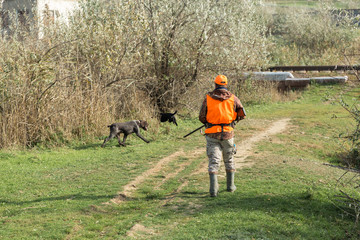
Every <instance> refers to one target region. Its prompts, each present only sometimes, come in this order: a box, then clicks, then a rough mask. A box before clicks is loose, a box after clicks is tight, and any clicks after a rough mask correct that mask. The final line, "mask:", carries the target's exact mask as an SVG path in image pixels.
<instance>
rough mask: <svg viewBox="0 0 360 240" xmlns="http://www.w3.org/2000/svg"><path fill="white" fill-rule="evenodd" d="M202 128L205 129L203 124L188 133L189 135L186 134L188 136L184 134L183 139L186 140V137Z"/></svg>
mask: <svg viewBox="0 0 360 240" xmlns="http://www.w3.org/2000/svg"><path fill="white" fill-rule="evenodd" d="M203 127H205V124H204V125H202V126H201V127H198V128H197V129H195V130H194V131H192V132H190V133H188V134H186V135H185V136H184V138H186V137H187V136H189V135H191V134H193V133H194V132H196V131H199V130H200V129H202V128H203Z"/></svg>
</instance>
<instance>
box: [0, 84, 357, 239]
mask: <svg viewBox="0 0 360 240" xmlns="http://www.w3.org/2000/svg"><path fill="white" fill-rule="evenodd" d="M342 88H343V86H335V85H330V86H311V87H310V89H308V90H307V91H305V92H304V93H303V95H302V97H301V98H300V99H297V100H295V101H292V102H285V103H273V104H267V105H261V106H247V113H248V118H247V119H246V120H244V121H242V122H240V124H238V126H237V128H236V141H237V142H239V143H240V142H241V141H242V140H246V138H248V137H250V136H252V135H253V134H256V133H257V132H258V131H261V130H264V129H266V128H267V127H268V126H269V125H270V124H271V123H272V122H273V121H276V120H278V119H282V118H291V121H290V122H291V124H290V126H289V127H288V128H287V129H286V131H285V132H283V133H281V134H277V135H276V136H271V139H266V140H264V141H261V142H259V143H257V145H256V146H255V147H254V149H253V151H254V153H253V154H252V155H251V156H249V157H248V158H247V160H248V161H252V162H254V163H255V164H254V165H253V166H252V167H245V168H242V169H238V171H237V172H236V176H235V177H236V179H235V181H236V185H237V187H238V190H237V191H236V192H234V193H228V192H226V191H224V186H225V185H226V183H225V178H224V172H223V171H224V170H223V169H222V170H221V174H220V177H219V181H220V188H221V191H220V194H219V197H217V198H210V197H208V175H207V173H206V169H205V171H204V172H202V173H196V171H197V170H198V169H199V167H200V166H203V164H204V163H206V161H207V158H206V153H205V152H202V153H201V152H200V153H198V154H195V153H194V151H195V149H199V148H200V149H205V140H204V138H203V137H202V136H201V135H200V134H199V133H195V134H193V135H191V136H189V137H187V138H185V139H184V138H182V136H183V135H185V134H186V133H188V132H190V131H191V130H192V129H195V128H196V127H198V126H200V125H201V124H200V123H199V122H198V121H197V119H179V127H176V126H175V125H169V124H163V125H161V126H160V129H158V131H149V132H148V133H146V135H145V136H146V137H147V138H150V139H152V142H151V143H150V144H146V143H144V142H143V141H141V140H140V139H138V138H136V137H135V136H130V137H129V138H128V143H129V146H127V147H126V148H124V147H121V148H120V147H117V142H116V140H114V141H111V142H110V143H109V144H108V145H107V146H106V147H105V148H100V145H101V143H102V139H98V140H96V141H94V142H93V143H92V144H86V145H75V146H71V147H68V148H56V149H33V150H29V151H15V150H13V151H10V150H8V151H5V150H3V151H1V152H0V181H1V183H2V184H1V188H0V239H131V238H132V237H134V238H137V239H345V238H349V239H357V238H358V237H359V236H358V230H357V229H358V227H355V228H354V218H353V217H352V216H349V215H346V214H344V212H343V211H341V210H340V209H339V208H338V207H337V205H336V201H335V199H334V195H335V194H336V193H338V192H337V188H336V186H337V185H336V183H337V179H338V178H339V177H340V176H341V175H342V174H343V173H344V172H343V170H340V169H337V168H332V167H329V166H326V165H323V163H328V162H331V163H335V162H337V159H338V157H337V154H338V153H339V152H341V151H342V150H341V148H340V145H339V141H338V139H337V138H336V136H337V135H338V134H339V133H341V132H343V131H345V130H346V129H347V128H348V126H350V125H351V124H352V119H351V118H348V116H347V113H346V112H345V110H344V109H343V108H342V107H341V106H339V105H338V104H333V103H332V101H331V98H333V97H334V96H336V94H338V93H339V92H340V91H341V90H342ZM358 93H359V92H358V88H357V89H355V91H354V92H352V93H350V94H348V95H346V99H347V100H348V101H351V99H352V98H353V97H356V96H358ZM240 98H241V96H240ZM334 115H336V116H337V118H333V116H334ZM153 132H158V134H157V135H152V134H153ZM162 133H167V134H162ZM237 147H238V149H239V148H241V144H238V145H237ZM176 151H183V152H184V154H183V155H180V156H178V157H176V158H174V159H172V160H171V161H169V162H168V163H167V164H166V165H164V166H162V168H161V170H159V172H157V173H156V174H154V175H151V176H148V177H147V178H145V179H144V181H142V182H141V183H140V184H139V185H138V186H136V188H137V190H136V191H134V192H133V194H132V195H131V196H130V197H129V198H127V199H126V200H125V201H123V202H121V203H120V204H104V203H106V202H109V200H110V199H112V198H114V197H115V196H116V195H117V193H118V192H121V191H122V190H123V187H124V186H125V185H127V184H128V183H129V182H131V181H132V180H134V179H135V178H136V177H137V176H140V175H141V174H142V173H143V172H145V171H146V170H148V169H151V168H152V167H153V166H154V165H155V164H156V163H157V162H158V161H159V160H160V159H162V158H164V157H166V156H168V155H170V154H171V153H174V152H176ZM169 175H170V176H171V177H169V178H167V176H169ZM349 177H351V176H349ZM184 183H186V184H184ZM180 187H181V188H180ZM349 190H351V189H349Z"/></svg>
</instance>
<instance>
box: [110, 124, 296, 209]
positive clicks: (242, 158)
mask: <svg viewBox="0 0 360 240" xmlns="http://www.w3.org/2000/svg"><path fill="white" fill-rule="evenodd" d="M289 121H290V119H289V118H286V119H281V120H278V121H276V122H274V123H272V125H271V126H270V127H269V128H268V129H266V130H265V131H262V132H259V133H257V134H255V135H254V136H252V137H250V138H248V139H245V140H243V141H242V142H239V143H237V146H238V147H237V153H236V155H235V156H234V157H235V160H236V161H235V162H236V168H238V169H239V168H243V167H245V166H252V165H253V162H249V161H247V160H246V158H247V157H248V156H250V155H252V154H253V152H252V148H253V146H254V144H256V143H257V142H259V141H261V140H263V139H265V138H268V137H269V136H271V135H275V134H277V133H280V132H282V131H284V130H285V129H286V127H287V125H288V122H289ZM204 153H205V148H202V149H197V150H195V152H193V153H192V157H193V158H196V157H197V156H200V155H201V154H204ZM180 156H186V153H185V152H184V151H178V152H175V153H173V154H171V155H170V156H167V157H165V158H162V159H161V160H160V161H159V162H158V163H157V164H156V165H155V166H154V167H153V168H151V169H149V170H147V171H146V172H144V173H143V174H141V175H139V176H138V177H136V178H135V179H134V180H133V181H131V182H130V183H128V184H127V185H125V186H124V189H123V191H122V192H119V193H118V195H117V196H116V197H115V198H113V199H111V200H110V201H109V202H106V203H104V204H110V203H115V204H120V203H121V202H123V201H124V200H125V199H126V198H128V197H131V194H132V193H133V192H134V191H136V189H137V187H136V186H138V185H140V184H141V183H142V182H144V181H145V180H146V179H147V178H149V177H150V176H154V175H156V174H157V173H159V172H160V171H161V169H162V166H165V165H166V164H168V163H169V162H171V161H172V160H174V159H176V158H178V157H180ZM189 164H190V161H189V162H188V163H185V164H182V165H181V166H179V168H178V169H177V170H176V171H175V172H172V173H169V174H168V175H166V176H165V178H164V179H163V181H162V182H161V183H160V184H159V185H157V186H155V188H158V187H159V186H160V185H161V184H162V183H164V182H165V181H166V180H167V179H169V178H171V177H173V176H176V175H177V173H179V172H180V171H182V170H183V169H184V168H185V167H186V166H188V165H189ZM206 166H207V163H204V164H201V166H200V168H199V169H197V170H196V171H195V172H194V173H192V175H193V174H199V173H204V172H206V171H207V168H206ZM187 184H188V183H187V182H186V181H185V182H183V183H182V184H181V185H180V187H179V188H178V189H176V190H175V191H174V193H178V192H180V190H181V189H182V188H184V187H185V186H186V185H187Z"/></svg>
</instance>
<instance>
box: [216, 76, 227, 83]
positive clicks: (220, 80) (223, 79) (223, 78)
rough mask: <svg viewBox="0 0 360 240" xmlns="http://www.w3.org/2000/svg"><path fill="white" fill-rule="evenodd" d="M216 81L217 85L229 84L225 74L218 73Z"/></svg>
mask: <svg viewBox="0 0 360 240" xmlns="http://www.w3.org/2000/svg"><path fill="white" fill-rule="evenodd" d="M215 83H216V84H217V85H227V77H226V76H224V75H218V76H217V77H216V78H215Z"/></svg>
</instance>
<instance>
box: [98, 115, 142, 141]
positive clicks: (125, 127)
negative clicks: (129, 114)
mask: <svg viewBox="0 0 360 240" xmlns="http://www.w3.org/2000/svg"><path fill="white" fill-rule="evenodd" d="M148 126H149V124H148V123H147V122H146V121H144V120H133V121H129V122H124V123H113V124H111V125H109V126H108V127H109V128H110V135H109V136H108V137H107V138H106V139H105V140H104V142H103V144H102V145H101V147H104V146H105V143H106V142H107V141H109V140H110V139H112V138H114V137H117V138H118V143H119V145H120V146H124V147H125V141H126V138H127V136H128V135H129V134H132V133H135V134H136V136H138V137H139V138H141V139H142V140H143V141H144V142H146V143H149V141H148V140H146V139H145V138H144V137H143V136H141V134H140V128H142V129H144V130H145V131H147V127H148ZM120 133H124V138H123V141H122V142H121V140H120Z"/></svg>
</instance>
